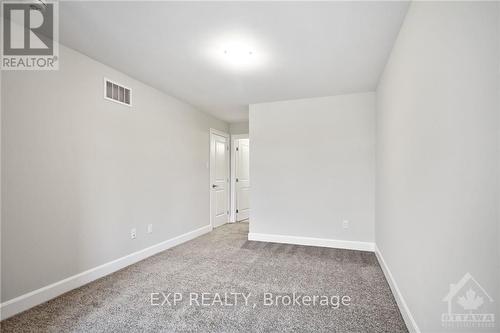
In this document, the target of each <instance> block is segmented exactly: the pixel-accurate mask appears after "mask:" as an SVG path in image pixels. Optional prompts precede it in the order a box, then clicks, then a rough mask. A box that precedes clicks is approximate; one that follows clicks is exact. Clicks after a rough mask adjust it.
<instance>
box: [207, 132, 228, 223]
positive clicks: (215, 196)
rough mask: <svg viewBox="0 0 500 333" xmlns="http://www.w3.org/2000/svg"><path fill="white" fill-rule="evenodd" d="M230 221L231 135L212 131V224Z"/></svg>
mask: <svg viewBox="0 0 500 333" xmlns="http://www.w3.org/2000/svg"><path fill="white" fill-rule="evenodd" d="M228 221H229V134H227V133H224V132H221V131H218V130H214V129H210V222H211V225H212V227H213V228H216V227H218V226H220V225H223V224H225V223H227V222H228Z"/></svg>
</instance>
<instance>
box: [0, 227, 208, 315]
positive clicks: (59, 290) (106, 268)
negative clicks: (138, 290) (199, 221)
mask: <svg viewBox="0 0 500 333" xmlns="http://www.w3.org/2000/svg"><path fill="white" fill-rule="evenodd" d="M211 230H212V226H211V225H207V226H204V227H201V228H199V229H196V230H193V231H190V232H187V233H185V234H182V235H180V236H177V237H174V238H171V239H169V240H166V241H163V242H161V243H158V244H156V245H153V246H150V247H148V248H145V249H143V250H140V251H137V252H134V253H131V254H129V255H127V256H125V257H121V258H119V259H116V260H113V261H110V262H108V263H106V264H103V265H100V266H97V267H94V268H91V269H89V270H87V271H84V272H82V273H79V274H76V275H73V276H70V277H69V278H66V279H64V280H61V281H58V282H56V283H53V284H51V285H48V286H45V287H43V288H40V289H37V290H34V291H32V292H29V293H27V294H24V295H21V296H19V297H16V298H13V299H11V300H8V301H6V302H4V303H2V304H0V318H1V320H3V319H6V318H8V317H11V316H13V315H15V314H17V313H20V312H23V311H25V310H28V309H30V308H32V307H34V306H36V305H38V304H41V303H43V302H46V301H48V300H51V299H53V298H55V297H57V296H59V295H62V294H64V293H66V292H68V291H70V290H73V289H75V288H78V287H81V286H83V285H85V284H87V283H89V282H92V281H94V280H97V279H99V278H101V277H103V276H106V275H108V274H111V273H113V272H116V271H118V270H120V269H122V268H125V267H127V266H129V265H132V264H134V263H136V262H138V261H141V260H143V259H146V258H147V257H150V256H152V255H154V254H157V253H159V252H162V251H165V250H167V249H169V248H171V247H174V246H176V245H179V244H182V243H184V242H187V241H189V240H191V239H194V238H196V237H198V236H201V235H203V234H206V233H207V232H210V231H211Z"/></svg>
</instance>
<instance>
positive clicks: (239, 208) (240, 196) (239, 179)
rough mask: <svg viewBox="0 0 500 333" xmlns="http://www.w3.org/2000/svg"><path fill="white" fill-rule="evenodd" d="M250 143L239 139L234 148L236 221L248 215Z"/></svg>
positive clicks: (246, 217)
mask: <svg viewBox="0 0 500 333" xmlns="http://www.w3.org/2000/svg"><path fill="white" fill-rule="evenodd" d="M249 153H250V141H249V140H248V139H239V140H238V141H237V146H236V161H235V162H236V168H235V169H236V172H235V173H236V221H241V220H245V219H248V216H249V214H250V161H249V155H250V154H249Z"/></svg>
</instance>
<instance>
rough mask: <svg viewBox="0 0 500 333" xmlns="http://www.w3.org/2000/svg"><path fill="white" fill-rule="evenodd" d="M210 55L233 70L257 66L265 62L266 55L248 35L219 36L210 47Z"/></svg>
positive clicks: (244, 69)
mask: <svg viewBox="0 0 500 333" xmlns="http://www.w3.org/2000/svg"><path fill="white" fill-rule="evenodd" d="M209 53H210V56H211V57H212V58H213V59H214V60H215V61H216V62H217V63H219V65H221V66H223V67H225V68H227V69H230V70H234V71H247V70H252V69H256V68H259V67H261V66H263V65H264V64H265V63H266V60H267V58H266V56H265V55H264V52H263V51H262V49H261V48H259V46H258V43H256V42H255V41H254V40H252V39H251V38H248V37H242V36H232V37H226V38H220V39H218V40H216V41H215V42H214V43H213V46H212V47H211V48H210V52H209Z"/></svg>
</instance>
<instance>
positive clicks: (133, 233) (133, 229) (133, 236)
mask: <svg viewBox="0 0 500 333" xmlns="http://www.w3.org/2000/svg"><path fill="white" fill-rule="evenodd" d="M136 237H137V231H136V230H135V228H132V229H131V230H130V239H135V238H136Z"/></svg>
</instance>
